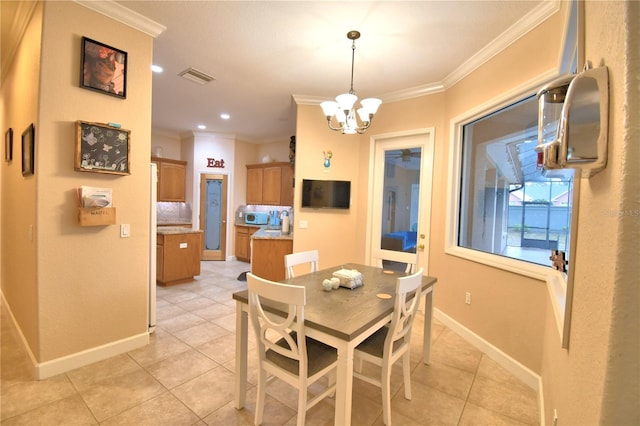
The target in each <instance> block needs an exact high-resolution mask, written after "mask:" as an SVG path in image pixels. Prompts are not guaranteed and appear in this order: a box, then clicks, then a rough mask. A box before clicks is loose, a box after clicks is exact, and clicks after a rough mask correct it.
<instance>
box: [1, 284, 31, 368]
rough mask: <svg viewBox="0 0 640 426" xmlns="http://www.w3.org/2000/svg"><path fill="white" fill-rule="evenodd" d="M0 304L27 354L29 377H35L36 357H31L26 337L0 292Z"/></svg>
mask: <svg viewBox="0 0 640 426" xmlns="http://www.w3.org/2000/svg"><path fill="white" fill-rule="evenodd" d="M0 297H1V300H0V303H2V309H6V310H7V313H8V314H9V318H11V323H12V324H13V328H14V329H15V330H16V331H17V332H18V336H19V337H20V343H22V348H23V349H24V350H25V351H26V352H27V355H29V361H31V363H30V365H29V366H30V367H31V371H30V373H31V377H36V367H35V366H36V365H37V364H38V361H37V360H36V357H35V356H34V355H33V352H31V346H29V343H28V341H27V339H26V337H24V334H22V329H21V328H20V327H18V322H17V321H16V317H15V316H13V311H12V310H11V307H10V306H9V303H7V299H5V297H4V293H3V292H2V291H1V290H0Z"/></svg>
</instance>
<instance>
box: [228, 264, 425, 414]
mask: <svg viewBox="0 0 640 426" xmlns="http://www.w3.org/2000/svg"><path fill="white" fill-rule="evenodd" d="M342 269H346V270H356V271H358V272H360V273H361V274H362V282H363V285H361V286H359V287H355V288H353V289H351V288H348V287H339V288H337V289H334V290H330V291H327V290H325V287H324V286H323V284H322V283H323V281H324V280H325V279H330V278H331V277H332V276H333V273H334V272H336V271H339V270H342ZM406 275H409V274H407V273H405V272H404V271H395V270H391V269H385V268H380V267H374V266H367V265H360V264H355V263H347V264H343V265H338V266H335V267H332V268H326V269H322V270H319V271H316V272H311V273H307V274H304V275H299V276H296V277H293V278H289V279H286V280H283V281H281V282H282V283H286V284H292V285H300V286H304V287H305V288H306V304H305V308H304V309H305V311H304V324H305V333H306V334H307V336H309V337H311V338H313V339H316V340H318V341H320V342H323V343H325V344H327V345H329V346H332V347H334V348H336V349H337V354H338V367H337V376H336V393H335V420H334V421H335V424H336V425H349V424H351V405H352V389H353V364H354V350H355V348H356V346H358V345H359V344H360V343H362V342H363V341H364V340H365V339H366V338H367V337H369V336H371V335H372V334H373V333H375V332H376V331H377V330H379V329H380V328H381V327H383V326H384V325H385V324H387V323H388V322H389V321H391V315H392V313H393V308H394V299H395V290H396V282H397V278H398V277H402V276H406ZM436 281H437V279H436V278H435V277H431V276H426V275H425V276H423V278H422V294H421V297H424V333H423V335H422V339H423V342H422V360H423V362H424V363H425V364H429V363H430V360H431V322H432V318H433V290H434V285H435V283H436ZM233 299H234V300H235V301H236V366H235V374H236V383H235V385H236V386H235V407H236V409H242V408H243V407H244V404H245V401H246V392H247V352H248V323H249V321H248V312H249V301H248V290H242V291H238V292H236V293H234V294H233ZM272 312H273V313H276V314H282V315H284V314H285V312H284V311H281V310H279V309H278V307H277V305H274V306H273V311H272Z"/></svg>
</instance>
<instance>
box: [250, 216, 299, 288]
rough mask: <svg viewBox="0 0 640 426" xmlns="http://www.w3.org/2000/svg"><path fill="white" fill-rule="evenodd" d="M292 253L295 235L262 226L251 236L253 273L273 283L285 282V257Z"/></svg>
mask: <svg viewBox="0 0 640 426" xmlns="http://www.w3.org/2000/svg"><path fill="white" fill-rule="evenodd" d="M291 253H293V233H291V232H290V233H289V234H283V233H282V232H280V230H279V229H278V230H270V229H268V227H267V226H262V227H261V228H260V229H259V230H258V231H257V232H255V233H254V234H253V235H252V236H251V273H253V274H255V275H257V276H259V277H262V278H265V279H268V280H272V281H281V280H284V279H285V268H284V257H285V255H287V254H291Z"/></svg>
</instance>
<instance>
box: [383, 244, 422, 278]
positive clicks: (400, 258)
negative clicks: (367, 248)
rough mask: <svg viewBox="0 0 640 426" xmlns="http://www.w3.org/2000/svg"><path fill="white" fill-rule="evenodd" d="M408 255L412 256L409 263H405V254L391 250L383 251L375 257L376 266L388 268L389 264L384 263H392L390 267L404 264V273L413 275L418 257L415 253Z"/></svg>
mask: <svg viewBox="0 0 640 426" xmlns="http://www.w3.org/2000/svg"><path fill="white" fill-rule="evenodd" d="M410 254H411V255H412V257H411V262H407V261H406V257H407V253H405V252H401V251H392V250H385V251H384V252H383V251H380V252H378V253H377V254H376V255H375V258H376V266H378V267H380V268H389V264H388V263H387V264H385V261H387V262H392V265H393V264H401V263H406V268H405V270H404V272H406V273H407V274H410V273H413V272H414V271H415V270H416V265H417V263H418V255H417V254H415V253H410Z"/></svg>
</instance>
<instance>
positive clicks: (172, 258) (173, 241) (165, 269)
mask: <svg viewBox="0 0 640 426" xmlns="http://www.w3.org/2000/svg"><path fill="white" fill-rule="evenodd" d="M201 253H202V231H198V230H190V229H187V228H182V229H181V230H178V229H175V228H173V229H170V228H167V229H160V228H159V229H158V238H157V245H156V254H157V259H156V281H157V282H158V283H159V284H161V285H173V284H179V283H183V282H187V281H191V280H193V277H194V276H196V275H200V257H201V256H200V255H201Z"/></svg>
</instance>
